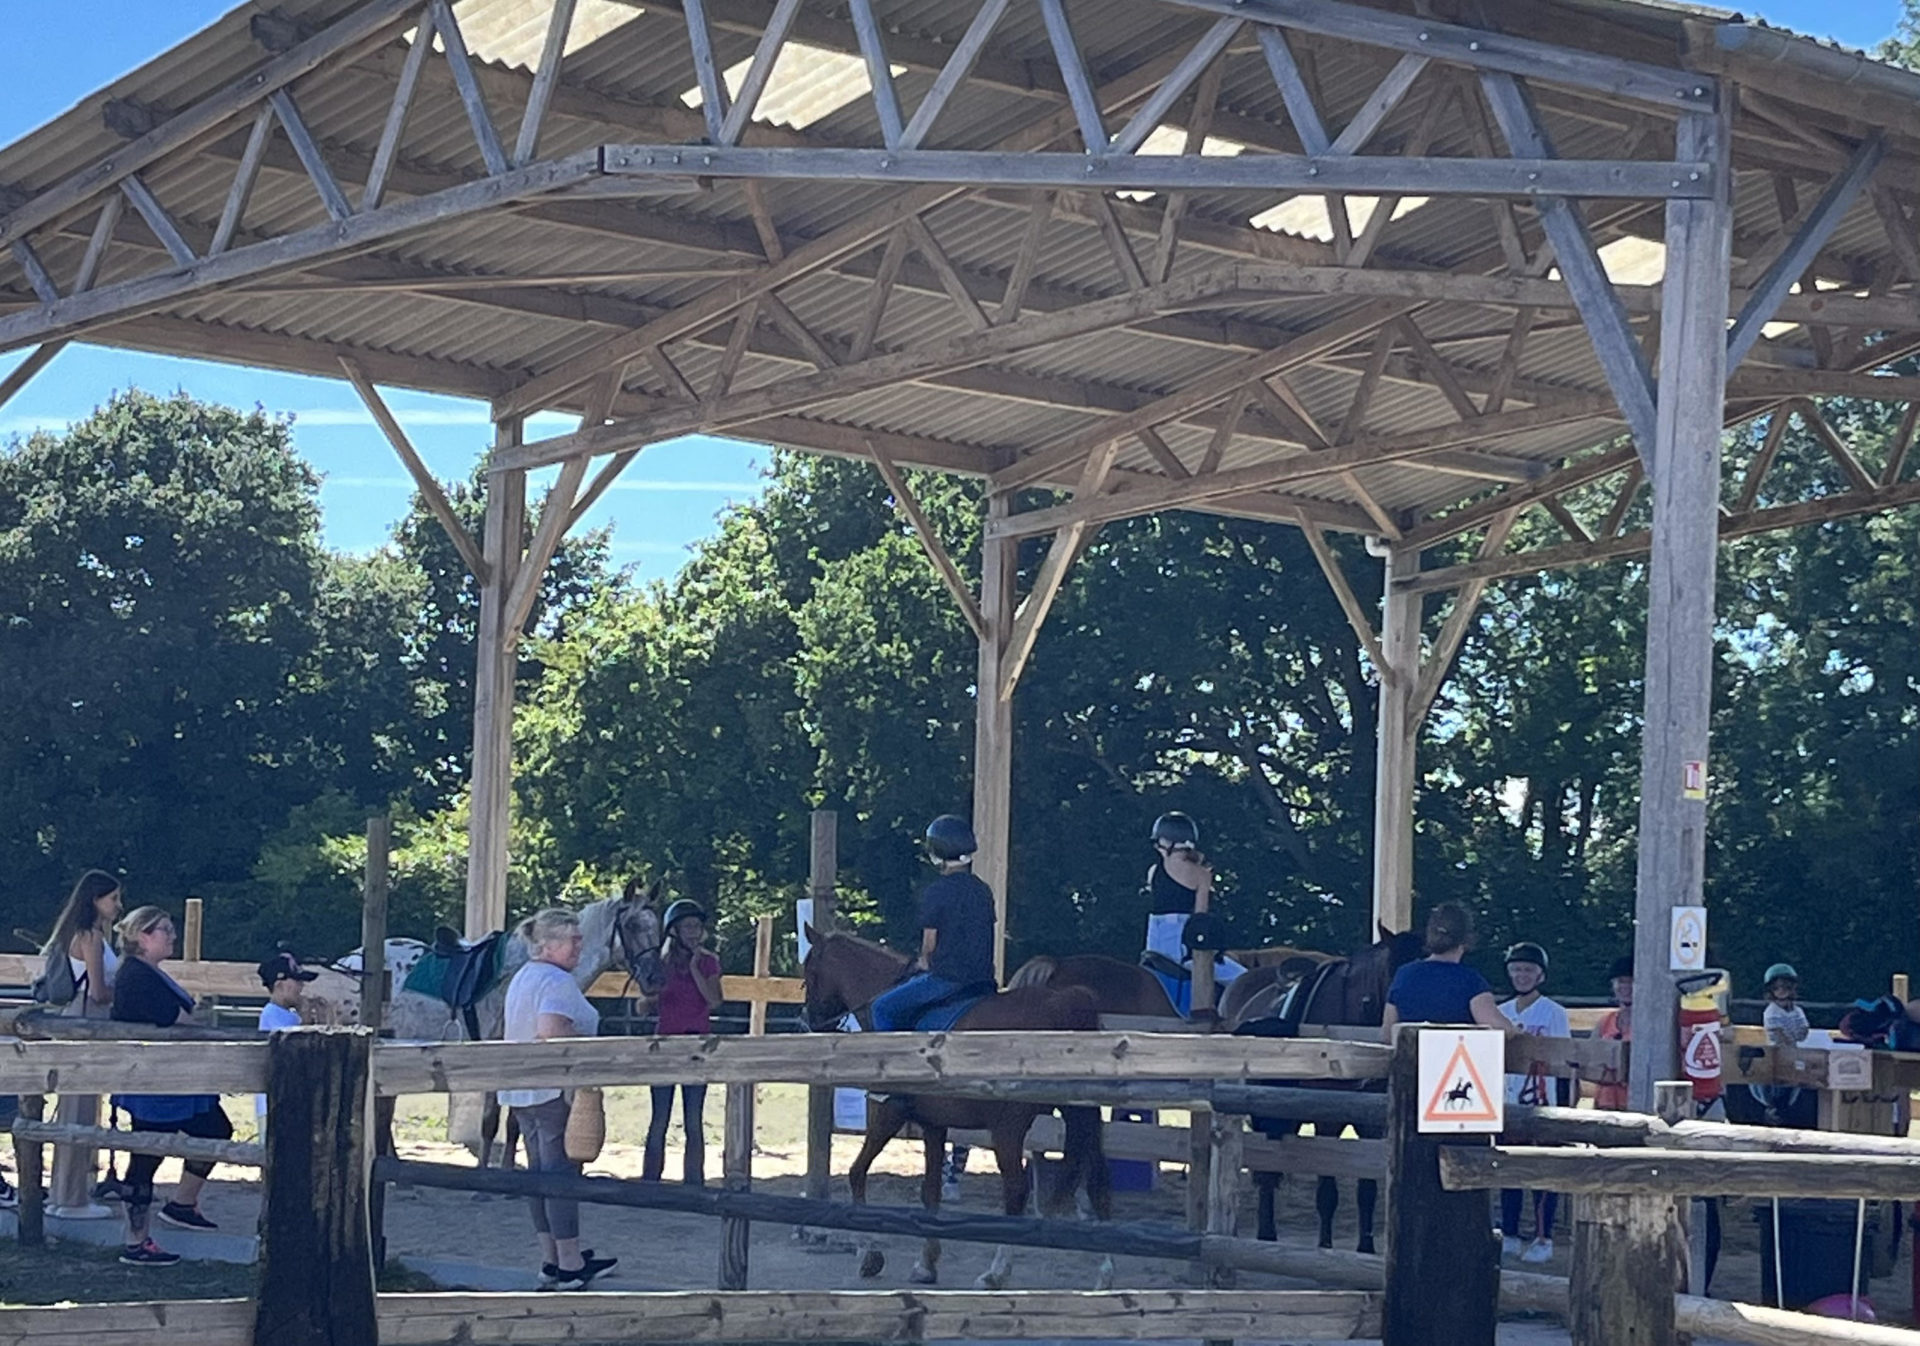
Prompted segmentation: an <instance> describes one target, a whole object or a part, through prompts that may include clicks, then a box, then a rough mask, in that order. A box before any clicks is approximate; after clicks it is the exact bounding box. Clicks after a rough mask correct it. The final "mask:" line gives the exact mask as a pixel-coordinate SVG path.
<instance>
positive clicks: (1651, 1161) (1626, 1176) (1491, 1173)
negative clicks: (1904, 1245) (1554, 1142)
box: [1440, 1146, 1920, 1201]
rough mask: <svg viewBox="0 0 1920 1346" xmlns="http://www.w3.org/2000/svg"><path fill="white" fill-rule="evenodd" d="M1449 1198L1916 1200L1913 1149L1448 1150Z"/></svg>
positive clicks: (1917, 1167) (1918, 1154)
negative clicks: (1479, 1193)
mask: <svg viewBox="0 0 1920 1346" xmlns="http://www.w3.org/2000/svg"><path fill="white" fill-rule="evenodd" d="M1440 1181H1441V1185H1442V1186H1444V1187H1445V1188H1446V1189H1447V1190H1448V1191H1451V1192H1470V1191H1476V1190H1482V1189H1487V1188H1501V1187H1525V1188H1532V1189H1535V1190H1540V1191H1554V1192H1567V1193H1574V1194H1582V1193H1584V1194H1589V1195H1598V1196H1654V1197H1667V1198H1671V1197H1676V1196H1758V1197H1831V1198H1834V1199H1841V1200H1852V1199H1864V1200H1872V1201H1911V1200H1913V1199H1915V1198H1920V1146H1915V1147H1911V1152H1910V1153H1908V1154H1906V1155H1900V1156H1895V1155H1878V1154H1876V1155H1863V1154H1759V1153H1751V1152H1748V1153H1739V1152H1732V1151H1727V1152H1722V1153H1717V1154H1702V1153H1696V1152H1690V1151H1685V1150H1665V1151H1658V1152H1652V1151H1646V1150H1639V1151H1631V1150H1605V1151H1593V1150H1585V1151H1583V1150H1556V1149H1536V1148H1529V1147H1519V1146H1500V1147H1496V1148H1493V1149H1481V1150H1447V1151H1444V1152H1442V1154H1441V1156H1440Z"/></svg>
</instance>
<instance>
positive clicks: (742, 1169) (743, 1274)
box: [720, 1084, 754, 1290]
mask: <svg viewBox="0 0 1920 1346" xmlns="http://www.w3.org/2000/svg"><path fill="white" fill-rule="evenodd" d="M753 1091H754V1086H753V1085H751V1084H729V1085H728V1086H727V1120H726V1134H725V1139H724V1142H723V1147H722V1159H721V1184H720V1185H721V1186H722V1187H723V1188H724V1189H725V1190H726V1191H729V1192H744V1191H747V1190H748V1189H749V1188H751V1187H752V1186H753V1104H754V1098H753ZM752 1233H753V1224H752V1222H751V1221H749V1220H747V1219H745V1218H743V1217H739V1216H732V1215H729V1216H727V1217H726V1218H724V1219H722V1220H721V1221H720V1288H721V1289H722V1290H744V1289H746V1288H747V1246H748V1243H749V1241H750V1239H751V1237H752Z"/></svg>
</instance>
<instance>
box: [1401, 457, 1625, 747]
mask: <svg viewBox="0 0 1920 1346" xmlns="http://www.w3.org/2000/svg"><path fill="white" fill-rule="evenodd" d="M1639 470H1640V468H1639V464H1638V463H1635V464H1634V466H1633V468H1632V471H1634V472H1638V471H1639ZM1519 513H1520V512H1519V511H1518V510H1508V511H1507V512H1506V513H1505V514H1501V515H1498V516H1497V517H1496V518H1495V519H1494V521H1493V522H1492V523H1491V524H1490V525H1488V527H1487V535H1486V536H1485V537H1484V538H1482V539H1481V541H1480V550H1479V559H1481V560H1483V561H1485V560H1488V559H1490V558H1492V557H1495V556H1498V555H1499V554H1500V552H1501V550H1502V549H1503V548H1504V547H1505V546H1506V545H1507V535H1508V534H1509V533H1511V532H1512V531H1513V524H1514V520H1515V519H1517V518H1519ZM1486 591H1487V586H1486V582H1485V581H1478V582H1472V581H1470V582H1468V583H1466V584H1463V585H1461V586H1460V589H1459V592H1458V593H1456V594H1455V595H1454V598H1453V608H1452V610H1451V611H1449V612H1448V613H1447V620H1446V621H1445V622H1444V623H1443V624H1442V625H1441V627H1440V634H1439V636H1438V637H1437V638H1435V640H1434V642H1433V649H1432V650H1431V651H1429V652H1428V654H1427V657H1426V658H1425V659H1424V660H1423V661H1422V662H1421V665H1420V682H1419V685H1418V686H1416V687H1415V688H1414V691H1413V704H1412V705H1410V706H1409V707H1408V708H1407V715H1408V719H1409V722H1410V723H1411V724H1412V726H1413V727H1414V729H1415V730H1416V731H1417V730H1418V728H1419V726H1421V725H1423V724H1425V723H1426V719H1427V712H1428V711H1429V710H1431V709H1432V708H1433V702H1434V698H1435V697H1437V696H1439V695H1440V688H1441V687H1442V686H1443V685H1445V683H1446V680H1447V674H1448V672H1449V671H1451V670H1452V668H1453V661H1454V659H1455V658H1456V657H1457V656H1458V655H1459V653H1460V647H1461V646H1462V645H1463V644H1465V643H1466V638H1467V630H1468V628H1469V627H1471V626H1472V625H1473V617H1474V614H1475V613H1476V612H1478V611H1479V609H1480V600H1481V598H1482V596H1483V595H1485V593H1486Z"/></svg>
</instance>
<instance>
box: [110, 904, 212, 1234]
mask: <svg viewBox="0 0 1920 1346" xmlns="http://www.w3.org/2000/svg"><path fill="white" fill-rule="evenodd" d="M174 933H175V931H174V924H173V918H172V917H171V916H169V915H168V914H167V913H166V912H165V911H163V910H161V909H160V908H159V907H139V908H136V909H135V910H134V911H133V912H132V913H130V914H129V915H128V916H127V917H126V919H125V920H123V921H121V922H120V955H121V963H120V974H119V976H118V977H116V978H115V979H114V985H113V1017H114V1018H115V1019H116V1020H118V1021H119V1022H121V1023H135V1024H152V1025H154V1026H155V1027H158V1028H171V1027H173V1025H174V1024H175V1023H177V1022H178V1021H179V1019H180V1016H181V1014H182V1013H184V1012H186V1011H188V1010H191V1009H192V1008H193V997H192V996H191V995H188V994H187V992H186V991H185V990H184V989H182V988H181V986H180V983H179V982H177V981H175V980H174V979H173V978H172V977H169V976H168V975H167V974H166V973H165V972H164V971H162V970H161V967H160V964H162V963H163V962H165V961H166V960H167V959H169V958H171V957H173V942H174ZM113 1104H114V1106H115V1107H117V1108H123V1109H125V1110H126V1111H127V1112H128V1113H129V1114H130V1115H131V1116H132V1118H133V1129H134V1130H136V1131H173V1132H178V1133H179V1134H181V1135H185V1136H199V1137H201V1138H203V1139H206V1140H231V1139H233V1123H232V1122H230V1121H228V1120H227V1114H226V1112H225V1111H224V1110H223V1109H222V1108H221V1106H220V1100H219V1098H218V1097H216V1096H215V1095H213V1094H115V1095H114V1096H113ZM159 1168H160V1156H158V1155H153V1154H136V1155H134V1156H133V1158H132V1159H131V1160H130V1161H129V1162H128V1164H127V1184H126V1186H127V1191H126V1211H127V1243H126V1247H125V1248H123V1249H122V1250H121V1253H120V1260H121V1261H122V1262H126V1263H129V1264H131V1265H134V1266H171V1265H172V1264H173V1263H175V1262H178V1261H179V1260H180V1255H179V1254H178V1253H170V1252H165V1251H163V1250H161V1249H160V1248H159V1247H158V1246H156V1245H155V1243H154V1241H153V1239H152V1237H151V1236H150V1234H149V1232H148V1225H147V1217H148V1212H149V1211H150V1209H151V1208H152V1206H153V1175H154V1174H155V1173H156V1172H157V1171H158V1170H159ZM185 1169H186V1172H185V1174H184V1176H182V1177H181V1179H180V1185H179V1186H178V1187H176V1188H174V1192H173V1200H171V1201H169V1202H167V1203H166V1204H165V1205H163V1206H162V1207H160V1219H161V1220H162V1221H163V1222H164V1223H166V1224H170V1225H172V1226H174V1227H175V1228H177V1229H215V1228H218V1226H217V1225H215V1224H214V1222H213V1221H212V1220H209V1219H208V1218H207V1217H206V1216H204V1215H202V1214H201V1213H200V1191H201V1189H202V1188H203V1187H204V1186H205V1185H206V1181H207V1176H208V1175H209V1174H211V1173H212V1172H213V1162H212V1161H211V1160H206V1159H189V1160H187V1161H186V1164H185Z"/></svg>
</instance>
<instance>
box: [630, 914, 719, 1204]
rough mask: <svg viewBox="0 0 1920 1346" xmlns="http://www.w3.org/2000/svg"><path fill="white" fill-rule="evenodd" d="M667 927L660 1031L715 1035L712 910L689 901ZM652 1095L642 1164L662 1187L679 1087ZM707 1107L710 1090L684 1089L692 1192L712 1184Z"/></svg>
mask: <svg viewBox="0 0 1920 1346" xmlns="http://www.w3.org/2000/svg"><path fill="white" fill-rule="evenodd" d="M661 925H662V926H663V927H664V928H665V930H666V941H667V942H666V960H665V961H666V965H667V982H666V985H665V986H663V987H661V988H660V999H659V1007H658V1009H657V1010H656V1018H655V1022H654V1031H655V1032H656V1033H658V1034H659V1035H660V1036H662V1037H668V1036H673V1035H678V1034H683V1033H689V1034H695V1035H699V1036H704V1035H706V1034H708V1033H711V1032H712V1031H713V1011H714V1010H716V1009H718V1008H719V1007H720V960H719V959H718V958H716V957H715V956H714V954H713V952H712V950H710V949H708V948H707V947H706V942H707V913H706V909H705V908H703V907H702V906H701V905H700V904H699V903H698V902H695V901H694V900H693V899H691V898H686V897H683V898H681V899H679V900H678V901H677V902H674V903H673V904H672V905H670V906H669V907H668V908H667V913H666V916H665V917H664V918H663V919H662V921H661ZM652 1095H653V1115H652V1116H651V1117H650V1118H649V1119H648V1121H647V1146H646V1151H645V1153H644V1154H643V1156H642V1158H641V1161H640V1176H641V1177H642V1178H643V1179H645V1180H647V1181H650V1182H657V1181H658V1180H659V1179H660V1177H661V1175H662V1174H663V1173H664V1172H665V1170H666V1166H667V1127H668V1126H669V1125H670V1124H671V1122H672V1120H673V1086H672V1085H671V1084H656V1085H654V1086H653V1088H652ZM706 1107H707V1086H706V1085H704V1084H683V1085H681V1086H680V1123H681V1126H682V1128H683V1129H684V1130H685V1131H686V1136H687V1149H686V1165H685V1167H684V1169H683V1170H682V1175H683V1177H684V1179H685V1181H686V1183H687V1184H688V1186H691V1187H698V1186H700V1185H701V1184H702V1183H703V1182H705V1181H706V1172H707V1143H706V1132H705V1130H704V1127H705V1118H704V1114H705V1112H706Z"/></svg>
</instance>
